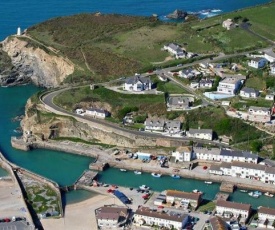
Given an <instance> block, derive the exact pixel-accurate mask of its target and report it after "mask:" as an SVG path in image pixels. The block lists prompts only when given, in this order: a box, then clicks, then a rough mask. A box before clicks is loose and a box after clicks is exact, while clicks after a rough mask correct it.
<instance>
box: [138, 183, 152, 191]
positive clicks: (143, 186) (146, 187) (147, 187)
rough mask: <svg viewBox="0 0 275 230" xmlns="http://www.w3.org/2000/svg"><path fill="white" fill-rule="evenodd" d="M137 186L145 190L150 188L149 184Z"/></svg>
mask: <svg viewBox="0 0 275 230" xmlns="http://www.w3.org/2000/svg"><path fill="white" fill-rule="evenodd" d="M139 188H140V189H141V190H145V191H148V190H150V187H149V186H146V185H145V184H143V185H141V186H139Z"/></svg>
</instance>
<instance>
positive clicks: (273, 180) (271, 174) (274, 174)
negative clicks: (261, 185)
mask: <svg viewBox="0 0 275 230" xmlns="http://www.w3.org/2000/svg"><path fill="white" fill-rule="evenodd" d="M262 181H263V180H262ZM264 182H265V183H268V184H275V167H266V168H265V179H264Z"/></svg>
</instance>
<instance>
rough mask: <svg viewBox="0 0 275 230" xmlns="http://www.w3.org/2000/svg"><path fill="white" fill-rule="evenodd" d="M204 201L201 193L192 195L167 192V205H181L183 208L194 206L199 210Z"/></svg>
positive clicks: (173, 191) (172, 191)
mask: <svg viewBox="0 0 275 230" xmlns="http://www.w3.org/2000/svg"><path fill="white" fill-rule="evenodd" d="M201 201H202V194H201V193H190V192H182V191H177V190H167V191H166V202H167V203H171V204H174V203H179V204H181V205H182V206H187V207H188V206H189V205H190V206H192V207H194V208H197V207H198V206H199V205H200V203H201Z"/></svg>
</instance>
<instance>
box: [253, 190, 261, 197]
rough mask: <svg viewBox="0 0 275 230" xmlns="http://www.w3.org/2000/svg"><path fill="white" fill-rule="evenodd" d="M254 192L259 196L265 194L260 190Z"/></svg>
mask: <svg viewBox="0 0 275 230" xmlns="http://www.w3.org/2000/svg"><path fill="white" fill-rule="evenodd" d="M253 193H254V194H256V195H259V196H261V195H263V194H262V192H259V191H254V192H253Z"/></svg>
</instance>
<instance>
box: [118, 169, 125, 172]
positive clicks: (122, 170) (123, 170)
mask: <svg viewBox="0 0 275 230" xmlns="http://www.w3.org/2000/svg"><path fill="white" fill-rule="evenodd" d="M119 170H120V171H121V172H127V170H126V169H119Z"/></svg>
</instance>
